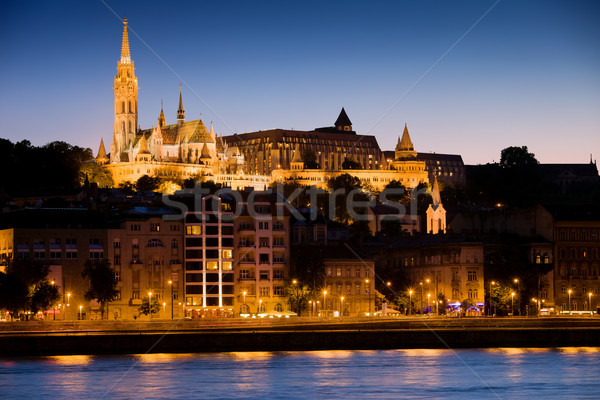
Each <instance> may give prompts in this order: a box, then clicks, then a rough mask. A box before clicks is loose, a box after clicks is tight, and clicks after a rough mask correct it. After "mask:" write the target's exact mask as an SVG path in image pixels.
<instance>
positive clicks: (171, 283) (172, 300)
mask: <svg viewBox="0 0 600 400" xmlns="http://www.w3.org/2000/svg"><path fill="white" fill-rule="evenodd" d="M169 285H171V319H173V303H174V302H175V300H174V299H173V281H169Z"/></svg>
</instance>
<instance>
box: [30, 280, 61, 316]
mask: <svg viewBox="0 0 600 400" xmlns="http://www.w3.org/2000/svg"><path fill="white" fill-rule="evenodd" d="M58 289H59V288H58V287H57V286H56V285H51V284H50V283H49V282H48V281H46V280H43V281H41V282H38V283H37V284H36V285H35V288H34V289H33V293H32V294H31V300H30V309H31V312H32V313H33V314H37V312H38V311H46V310H49V309H51V308H54V306H55V305H56V304H58V302H59V300H60V292H59V290H58Z"/></svg>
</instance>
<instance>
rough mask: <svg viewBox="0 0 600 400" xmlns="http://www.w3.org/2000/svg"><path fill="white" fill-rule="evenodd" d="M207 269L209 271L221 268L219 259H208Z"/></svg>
mask: <svg viewBox="0 0 600 400" xmlns="http://www.w3.org/2000/svg"><path fill="white" fill-rule="evenodd" d="M206 269H207V270H209V271H216V270H218V269H219V262H218V261H207V262H206Z"/></svg>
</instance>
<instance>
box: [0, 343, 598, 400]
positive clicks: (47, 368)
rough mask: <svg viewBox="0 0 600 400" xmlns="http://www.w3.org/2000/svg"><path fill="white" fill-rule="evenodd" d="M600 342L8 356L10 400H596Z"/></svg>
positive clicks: (2, 367)
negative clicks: (525, 346) (535, 399)
mask: <svg viewBox="0 0 600 400" xmlns="http://www.w3.org/2000/svg"><path fill="white" fill-rule="evenodd" d="M599 376H600V349H599V348H558V349H514V348H499V349H489V350H472V349H470V350H438V349H436V350H385V351H310V352H254V353H252V352H248V353H244V352H235V353H215V354H147V355H131V356H115V357H106V356H96V357H92V356H59V357H44V358H22V359H18V358H13V359H0V382H2V384H1V388H0V397H8V398H41V397H44V398H46V397H49V398H65V399H82V398H86V399H87V398H96V399H100V398H106V399H113V398H152V399H166V398H215V399H219V398H256V399H292V398H294V399H295V398H303V399H312V398H345V399H352V398H361V399H362V398H372V399H376V398H377V399H379V398H423V399H425V398H455V399H487V398H503V399H504V398H511V399H512V398H531V397H533V396H537V397H540V396H544V397H547V398H575V397H577V398H582V397H584V398H585V397H587V398H597V396H598V394H597V393H598V389H597V388H596V387H597V379H598V377H599Z"/></svg>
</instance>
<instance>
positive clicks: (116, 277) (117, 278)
mask: <svg viewBox="0 0 600 400" xmlns="http://www.w3.org/2000/svg"><path fill="white" fill-rule="evenodd" d="M115 282H121V274H120V273H118V272H115Z"/></svg>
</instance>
